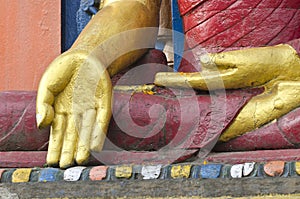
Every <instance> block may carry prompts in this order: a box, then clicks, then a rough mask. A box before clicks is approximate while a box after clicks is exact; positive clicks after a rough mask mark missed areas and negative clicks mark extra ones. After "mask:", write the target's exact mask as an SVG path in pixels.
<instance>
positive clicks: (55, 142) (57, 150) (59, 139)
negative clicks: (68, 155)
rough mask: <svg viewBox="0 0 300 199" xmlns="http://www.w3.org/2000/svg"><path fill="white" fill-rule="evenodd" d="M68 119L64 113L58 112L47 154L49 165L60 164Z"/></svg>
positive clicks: (52, 127)
mask: <svg viewBox="0 0 300 199" xmlns="http://www.w3.org/2000/svg"><path fill="white" fill-rule="evenodd" d="M65 126H66V120H65V116H64V115H60V114H56V115H55V118H54V120H53V123H52V126H51V132H50V138H49V147H48V154H47V164H48V165H49V166H55V165H58V162H59V158H60V154H61V148H62V144H63V136H64V132H65Z"/></svg>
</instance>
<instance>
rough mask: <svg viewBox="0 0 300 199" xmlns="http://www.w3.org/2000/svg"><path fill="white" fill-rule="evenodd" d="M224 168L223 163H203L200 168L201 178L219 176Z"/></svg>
mask: <svg viewBox="0 0 300 199" xmlns="http://www.w3.org/2000/svg"><path fill="white" fill-rule="evenodd" d="M221 169H222V165H221V164H207V165H202V166H201V169H200V176H201V178H218V177H219V176H220V173H221Z"/></svg>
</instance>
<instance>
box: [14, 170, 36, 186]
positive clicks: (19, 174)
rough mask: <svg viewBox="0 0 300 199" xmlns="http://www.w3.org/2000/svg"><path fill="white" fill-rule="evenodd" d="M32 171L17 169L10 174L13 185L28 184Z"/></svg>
mask: <svg viewBox="0 0 300 199" xmlns="http://www.w3.org/2000/svg"><path fill="white" fill-rule="evenodd" d="M31 171H32V169H17V170H15V171H14V172H13V174H12V182H13V183H21V182H29V178H30V174H31Z"/></svg>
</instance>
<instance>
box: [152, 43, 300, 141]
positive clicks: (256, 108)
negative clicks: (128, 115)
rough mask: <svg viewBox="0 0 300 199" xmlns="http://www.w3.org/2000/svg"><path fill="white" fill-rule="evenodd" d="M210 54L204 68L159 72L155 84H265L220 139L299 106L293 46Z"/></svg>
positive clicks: (299, 69)
mask: <svg viewBox="0 0 300 199" xmlns="http://www.w3.org/2000/svg"><path fill="white" fill-rule="evenodd" d="M209 57H210V59H211V63H210V64H207V63H205V64H203V71H202V72H198V73H186V74H185V75H182V74H181V73H170V72H162V73H158V74H157V75H156V77H155V84H156V85H158V86H167V87H192V88H196V89H200V90H215V89H222V88H225V89H240V88H250V87H264V88H265V91H264V92H263V93H262V94H260V95H258V96H255V97H253V98H252V99H251V100H250V101H249V102H248V103H247V104H246V105H245V106H244V108H243V109H242V110H241V111H240V113H239V114H238V116H237V117H236V118H235V119H234V121H233V123H232V124H231V125H230V126H229V128H227V129H226V130H225V132H223V134H222V135H221V136H220V141H223V142H226V141H228V140H230V139H233V138H235V137H238V136H240V135H242V134H244V133H247V132H249V131H252V130H255V129H257V128H259V127H261V126H263V125H264V124H267V123H269V122H271V121H273V120H276V119H278V118H279V117H281V116H283V115H285V114H287V113H288V112H290V111H291V110H293V109H295V108H297V107H299V106H300V58H299V56H298V54H297V52H296V51H295V49H293V48H292V47H291V46H289V45H277V46H272V47H261V48H250V49H244V50H236V51H229V52H222V53H218V54H210V55H209ZM214 66H216V67H214ZM218 81H219V83H216V82H218Z"/></svg>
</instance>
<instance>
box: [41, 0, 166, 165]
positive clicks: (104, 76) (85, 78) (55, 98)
mask: <svg viewBox="0 0 300 199" xmlns="http://www.w3.org/2000/svg"><path fill="white" fill-rule="evenodd" d="M159 4H160V0H122V1H116V0H105V1H104V2H102V6H103V7H102V6H101V10H100V11H99V12H98V13H97V14H96V15H95V16H93V18H92V19H91V21H90V22H89V23H88V25H87V26H86V27H85V28H84V30H83V31H82V32H81V34H80V35H79V36H78V38H77V40H76V41H75V43H74V44H73V46H72V47H71V48H70V49H69V50H68V51H67V52H65V53H63V54H62V55H60V56H59V57H57V58H56V59H55V60H54V61H53V62H52V63H51V64H50V65H49V66H48V68H47V70H46V71H45V73H44V75H43V76H42V79H41V81H40V84H39V89H38V94H37V104H36V110H37V115H36V117H37V125H38V127H39V128H42V127H46V126H49V125H51V133H50V140H49V148H48V155H47V164H48V165H50V166H55V165H58V163H59V166H60V167H61V168H67V167H70V166H72V165H74V164H75V163H77V164H78V165H84V164H86V162H87V161H88V158H89V156H90V151H95V152H99V151H101V150H102V147H103V144H104V141H105V137H106V133H107V130H108V125H109V122H110V118H111V114H112V113H111V112H112V110H111V101H112V85H111V79H110V77H112V76H113V75H114V74H116V73H118V72H120V71H121V70H123V69H125V68H126V67H128V66H129V65H131V64H132V63H134V62H135V61H137V60H138V59H139V58H140V57H141V56H142V55H143V54H144V53H145V52H147V49H140V48H141V47H140V44H143V45H144V46H146V47H152V46H153V47H154V45H155V42H156V36H157V31H158V30H157V28H154V29H153V31H149V30H148V29H147V30H144V29H142V28H147V27H158V21H159ZM146 33H147V34H146ZM120 44H126V45H120ZM118 53H119V54H118Z"/></svg>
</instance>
